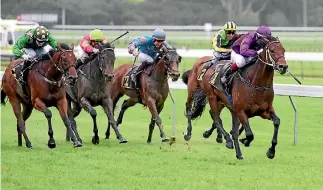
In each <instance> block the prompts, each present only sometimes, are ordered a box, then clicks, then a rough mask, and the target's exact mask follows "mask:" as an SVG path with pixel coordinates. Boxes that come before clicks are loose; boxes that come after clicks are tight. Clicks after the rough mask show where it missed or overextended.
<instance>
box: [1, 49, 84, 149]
mask: <svg viewBox="0 0 323 190" xmlns="http://www.w3.org/2000/svg"><path fill="white" fill-rule="evenodd" d="M73 48H74V46H73V45H72V46H71V48H70V47H69V46H68V45H65V44H58V51H55V50H52V51H50V52H49V53H48V54H47V55H43V56H42V57H43V59H42V60H39V59H35V60H33V61H32V64H31V66H30V69H31V70H30V71H29V72H28V73H27V84H26V85H23V86H22V85H21V84H20V83H19V82H18V81H17V79H16V78H15V76H14V75H15V70H16V69H17V68H21V65H19V63H21V62H22V61H23V60H22V59H17V60H14V61H13V62H11V63H10V65H9V66H8V68H7V69H6V71H5V73H4V76H3V79H2V89H1V104H3V105H5V98H6V97H8V98H9V102H10V104H11V106H12V108H13V111H14V114H15V116H16V118H17V132H18V146H22V136H21V135H23V136H24V138H25V142H26V147H27V148H32V145H31V142H30V140H29V138H28V136H27V134H26V128H25V121H26V120H27V119H28V118H29V117H30V115H31V113H32V110H33V108H35V109H36V110H38V111H41V112H43V113H44V115H45V117H46V119H47V121H48V136H49V140H48V147H49V148H55V147H56V143H55V140H54V137H53V129H52V123H51V118H52V113H51V111H50V110H49V109H48V107H52V106H55V107H56V108H57V109H58V110H59V114H60V116H61V118H62V119H63V122H64V124H65V126H66V128H67V130H70V131H71V134H72V138H73V142H74V146H75V147H81V146H82V144H81V143H80V141H79V140H78V139H77V137H76V136H75V133H74V131H72V129H71V123H70V121H69V119H68V117H67V100H66V92H65V86H64V77H63V74H64V72H66V73H67V75H68V77H67V78H68V80H69V82H70V84H73V83H74V82H75V79H76V78H77V73H76V70H75V61H76V58H75V56H74V54H73ZM16 73H17V72H16ZM24 92H25V93H24ZM21 105H22V108H23V110H22V111H21Z"/></svg>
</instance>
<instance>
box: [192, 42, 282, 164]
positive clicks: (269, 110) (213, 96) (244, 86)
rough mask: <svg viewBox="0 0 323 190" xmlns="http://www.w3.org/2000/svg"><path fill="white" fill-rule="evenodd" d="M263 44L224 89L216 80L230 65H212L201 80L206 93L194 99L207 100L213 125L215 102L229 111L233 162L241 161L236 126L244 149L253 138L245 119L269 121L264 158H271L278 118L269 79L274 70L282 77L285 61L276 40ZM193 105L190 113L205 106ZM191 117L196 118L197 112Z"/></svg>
mask: <svg viewBox="0 0 323 190" xmlns="http://www.w3.org/2000/svg"><path fill="white" fill-rule="evenodd" d="M264 42H265V47H264V49H263V51H262V52H261V53H260V54H258V58H257V60H256V61H255V63H254V64H249V65H247V66H246V67H245V68H243V69H240V70H239V71H238V72H236V73H235V74H234V75H233V78H232V80H231V81H232V83H231V84H229V88H228V89H227V90H226V89H224V88H223V86H222V84H221V80H220V78H221V77H222V76H223V73H224V70H225V69H226V68H227V67H228V66H229V65H230V64H225V65H224V66H222V67H220V68H219V69H216V67H215V66H214V67H211V68H210V69H208V70H207V71H206V73H205V75H204V77H203V79H202V80H203V84H204V85H205V86H206V91H207V93H200V94H199V96H197V97H196V98H198V99H206V98H207V99H208V101H209V102H210V106H211V111H212V115H213V118H214V122H216V123H217V124H218V123H219V121H220V117H219V114H220V111H221V109H222V108H221V107H219V106H218V105H219V102H221V103H223V104H224V105H225V106H226V107H227V108H228V109H229V110H230V112H231V115H232V130H231V132H230V133H231V135H232V139H233V142H234V147H235V150H236V157H237V159H243V156H242V153H241V150H240V146H239V142H238V136H239V124H240V123H241V124H242V126H243V128H244V129H245V132H246V138H245V139H244V140H243V141H242V143H243V144H244V145H245V146H249V144H250V143H251V141H252V140H253V139H254V135H253V133H252V130H251V128H250V125H249V120H248V118H252V117H255V116H260V117H262V118H263V119H268V120H272V121H273V124H274V134H273V138H272V142H271V147H270V148H269V149H268V151H267V157H268V158H270V159H273V158H274V157H275V152H276V150H275V147H276V145H277V136H278V129H279V125H280V119H279V117H278V116H277V114H276V113H275V110H274V108H273V105H272V103H273V100H274V89H273V78H274V71H278V72H279V73H280V74H282V75H283V74H285V73H286V72H287V69H288V64H287V62H286V60H285V49H284V47H283V46H282V44H281V43H280V41H279V40H278V39H277V38H274V37H271V38H270V39H267V40H264ZM218 64H221V61H219V62H218ZM194 105H195V106H196V107H195V108H194V109H193V110H197V111H202V112H203V108H201V107H200V106H205V104H194ZM193 114H197V115H200V114H201V113H193ZM217 127H219V128H220V130H221V132H224V129H223V126H222V125H219V124H218V125H217ZM188 129H189V128H188ZM188 132H189V131H188ZM188 132H187V133H188Z"/></svg>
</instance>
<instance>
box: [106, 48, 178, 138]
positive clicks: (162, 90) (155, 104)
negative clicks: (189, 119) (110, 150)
mask: <svg viewBox="0 0 323 190" xmlns="http://www.w3.org/2000/svg"><path fill="white" fill-rule="evenodd" d="M181 59H182V57H181V56H179V55H178V54H177V51H176V49H175V48H172V49H167V51H166V52H162V53H161V54H160V56H159V58H157V60H156V63H155V64H154V65H152V66H149V67H148V68H147V69H145V72H142V73H141V74H140V76H139V77H140V78H139V83H140V87H139V92H137V90H136V88H129V87H128V86H127V83H129V84H130V83H132V82H131V81H130V80H131V79H130V78H131V77H129V74H130V73H131V70H132V64H122V65H120V66H119V67H118V68H116V69H115V71H114V73H115V77H114V78H113V80H112V83H111V89H113V91H112V92H111V97H112V101H113V109H115V107H116V104H117V102H118V100H119V99H120V98H121V97H122V96H123V95H125V94H126V95H127V96H128V97H129V98H128V99H126V100H125V101H124V102H123V104H122V106H121V111H120V113H119V116H118V120H117V125H118V126H119V125H120V124H121V123H122V119H123V115H124V113H125V111H126V110H127V109H128V108H129V107H132V106H134V105H135V104H136V103H141V104H143V105H144V106H148V108H149V110H150V113H151V116H152V117H151V122H150V124H149V135H148V139H147V143H150V142H151V137H152V134H153V130H154V127H155V124H157V125H158V127H159V131H160V137H161V138H162V141H163V142H167V141H169V138H168V137H167V136H166V134H165V132H164V131H163V126H162V121H161V119H160V117H159V113H160V112H161V111H162V110H163V107H164V102H165V100H166V98H167V96H168V93H169V86H168V80H167V79H168V75H170V77H171V78H172V80H173V81H177V80H178V78H179V76H180V73H179V72H178V65H179V63H180V62H181ZM109 136H110V126H108V129H107V132H106V138H107V139H108V138H109Z"/></svg>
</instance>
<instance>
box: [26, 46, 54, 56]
mask: <svg viewBox="0 0 323 190" xmlns="http://www.w3.org/2000/svg"><path fill="white" fill-rule="evenodd" d="M52 49H53V48H52V46H50V45H46V46H44V47H42V48H39V49H35V50H34V49H31V48H25V49H24V51H25V53H26V54H27V55H29V56H30V57H31V58H36V57H38V56H40V55H42V54H46V53H48V52H49V51H50V50H52Z"/></svg>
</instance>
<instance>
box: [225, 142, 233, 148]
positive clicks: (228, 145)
mask: <svg viewBox="0 0 323 190" xmlns="http://www.w3.org/2000/svg"><path fill="white" fill-rule="evenodd" d="M225 146H226V147H227V148H228V149H233V142H232V141H228V142H226V143H225Z"/></svg>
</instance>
